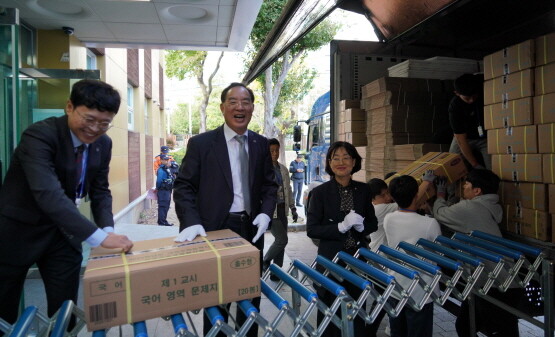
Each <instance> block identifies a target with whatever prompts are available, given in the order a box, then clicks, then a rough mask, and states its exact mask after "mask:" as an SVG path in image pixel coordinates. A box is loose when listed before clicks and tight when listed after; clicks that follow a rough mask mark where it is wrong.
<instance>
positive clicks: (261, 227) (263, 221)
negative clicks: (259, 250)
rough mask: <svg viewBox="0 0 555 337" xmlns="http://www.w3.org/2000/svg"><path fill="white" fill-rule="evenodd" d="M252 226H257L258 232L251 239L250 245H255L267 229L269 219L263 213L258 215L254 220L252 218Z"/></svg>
mask: <svg viewBox="0 0 555 337" xmlns="http://www.w3.org/2000/svg"><path fill="white" fill-rule="evenodd" d="M252 224H253V226H258V231H257V232H256V235H255V236H254V238H253V239H252V243H255V242H256V241H258V239H260V237H261V236H262V235H264V233H265V232H266V230H267V229H268V226H269V225H270V217H269V216H268V215H266V214H264V213H260V214H258V215H257V216H256V218H254V221H253V222H252Z"/></svg>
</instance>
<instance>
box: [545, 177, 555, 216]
mask: <svg viewBox="0 0 555 337" xmlns="http://www.w3.org/2000/svg"><path fill="white" fill-rule="evenodd" d="M547 186H548V192H547V193H548V198H547V200H549V213H551V214H555V184H549V185H547ZM554 218H555V217H554Z"/></svg>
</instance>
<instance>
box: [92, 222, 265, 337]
mask: <svg viewBox="0 0 555 337" xmlns="http://www.w3.org/2000/svg"><path fill="white" fill-rule="evenodd" d="M207 234H208V236H207V237H205V238H203V237H197V238H196V239H195V240H194V241H192V242H184V243H176V242H174V241H173V238H163V239H155V240H146V241H138V242H135V244H134V246H133V250H132V253H131V254H121V253H120V252H118V251H116V250H114V249H111V250H110V249H104V248H95V249H93V250H92V251H91V255H90V258H89V262H88V264H87V269H86V270H85V275H84V277H83V293H84V296H83V297H84V301H85V316H86V317H87V322H88V323H87V328H88V329H89V331H93V330H99V329H105V328H109V327H112V326H116V325H121V324H127V323H131V322H137V321H144V320H146V319H150V318H155V317H160V316H168V315H171V314H175V313H179V312H184V311H190V310H196V309H201V308H205V307H209V306H214V305H218V304H222V303H229V302H234V301H238V300H242V299H248V298H254V297H257V296H260V257H259V255H260V252H259V250H258V249H256V248H255V247H254V246H253V245H251V244H250V243H249V242H248V241H246V240H245V239H243V238H241V237H240V236H239V235H238V234H236V233H234V232H232V231H230V230H221V231H214V232H208V233H207Z"/></svg>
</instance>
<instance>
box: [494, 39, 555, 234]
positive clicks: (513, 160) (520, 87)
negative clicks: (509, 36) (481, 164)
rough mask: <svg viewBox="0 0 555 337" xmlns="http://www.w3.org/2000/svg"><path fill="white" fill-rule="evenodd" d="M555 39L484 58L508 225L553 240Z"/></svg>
mask: <svg viewBox="0 0 555 337" xmlns="http://www.w3.org/2000/svg"><path fill="white" fill-rule="evenodd" d="M554 45H555V33H552V34H549V35H546V36H542V37H539V38H537V39H532V40H528V41H524V42H522V43H519V44H517V45H514V46H511V47H508V48H505V49H503V50H501V51H498V52H496V53H493V54H491V55H488V56H486V57H485V58H484V78H485V80H486V82H485V83H484V104H485V107H484V120H485V121H484V122H485V123H484V124H485V127H486V129H488V153H491V154H492V167H493V171H494V172H495V173H497V174H498V175H499V176H500V177H501V179H503V182H502V183H501V188H500V191H499V193H500V197H501V202H502V203H503V205H504V206H503V207H504V211H505V212H504V213H505V214H504V220H503V224H502V227H503V228H504V229H505V230H508V231H511V232H515V233H518V234H521V235H524V236H527V237H532V238H535V239H538V240H542V241H553V242H555V240H554V239H555V233H552V232H553V230H552V228H553V220H552V218H553V216H552V215H551V214H553V213H554V212H555V207H550V203H549V202H552V200H550V199H549V198H548V196H550V195H549V191H550V190H554V192H555V187H552V186H554V185H552V184H555V171H554V170H553V166H554V165H555V140H554V139H555V47H554ZM548 184H550V185H548Z"/></svg>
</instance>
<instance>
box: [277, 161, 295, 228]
mask: <svg viewBox="0 0 555 337" xmlns="http://www.w3.org/2000/svg"><path fill="white" fill-rule="evenodd" d="M278 165H279V171H280V172H281V179H282V181H283V199H284V200H285V216H288V215H289V209H290V208H291V207H295V200H294V199H293V192H292V191H291V180H290V179H289V170H288V169H287V167H285V165H283V164H282V163H278ZM273 218H274V219H276V218H277V213H276V212H274V217H273Z"/></svg>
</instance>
